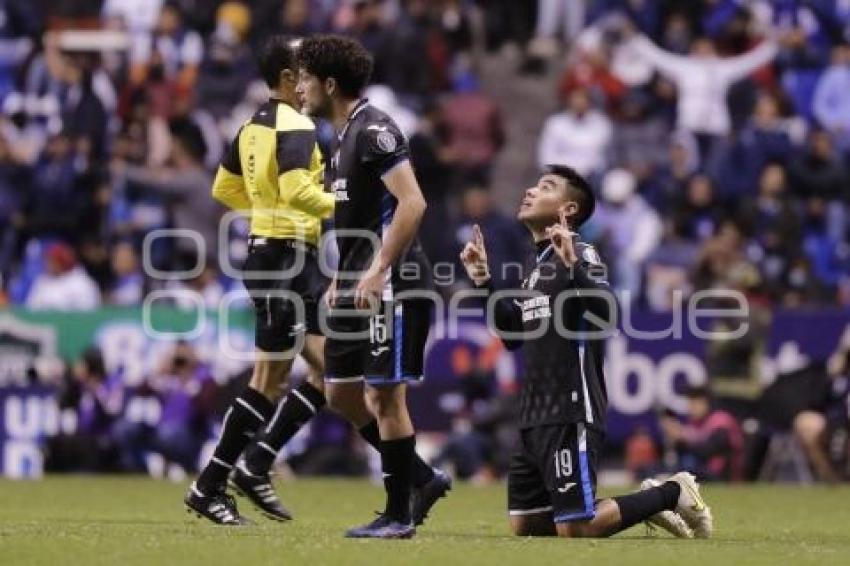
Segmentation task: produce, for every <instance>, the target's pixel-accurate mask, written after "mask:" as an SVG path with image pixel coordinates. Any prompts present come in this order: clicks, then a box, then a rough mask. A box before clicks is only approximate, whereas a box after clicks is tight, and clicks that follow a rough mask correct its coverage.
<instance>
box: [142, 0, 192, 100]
mask: <svg viewBox="0 0 850 566" xmlns="http://www.w3.org/2000/svg"><path fill="white" fill-rule="evenodd" d="M203 52H204V43H203V40H202V39H201V36H200V34H198V32H196V31H194V30H191V29H187V28H186V27H185V26H184V24H183V15H182V14H181V12H180V8H178V7H177V5H176V4H172V3H166V4H165V5H164V6H163V7H162V10H161V11H160V13H159V16H158V17H157V21H156V27H155V28H154V30H153V33H151V34H145V35H141V36H138V37H137V38H136V39H135V41H134V43H133V47H132V50H131V52H130V63H131V68H130V82H131V83H132V84H134V85H138V84H141V83H143V82H145V81H146V80H147V78H148V77H149V76H151V75H153V76H163V77H166V78H168V79H171V80H174V81H175V82H176V84H177V87H178V89H179V90H180V91H181V92H186V91H189V90H190V89H192V87H194V86H195V81H196V80H197V75H198V66H199V64H200V62H201V57H202V56H203Z"/></svg>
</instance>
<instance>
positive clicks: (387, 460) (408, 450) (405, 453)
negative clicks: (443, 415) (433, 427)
mask: <svg viewBox="0 0 850 566" xmlns="http://www.w3.org/2000/svg"><path fill="white" fill-rule="evenodd" d="M415 453H416V437H415V436H413V435H410V436H408V437H406V438H397V439H395V440H382V441H381V467H382V469H383V472H384V489H386V490H387V507H386V509H385V510H384V513H385V514H386V515H387V516H388V517H390V518H391V519H394V520H396V521H399V522H400V523H410V489H411V477H410V476H411V473H412V471H413V455H414V454H415Z"/></svg>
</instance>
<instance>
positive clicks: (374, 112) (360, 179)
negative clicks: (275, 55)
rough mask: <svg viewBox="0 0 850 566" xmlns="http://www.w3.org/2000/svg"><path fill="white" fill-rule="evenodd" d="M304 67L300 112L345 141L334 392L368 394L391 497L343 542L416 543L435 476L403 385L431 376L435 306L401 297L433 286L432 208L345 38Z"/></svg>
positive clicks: (337, 180) (335, 171) (342, 405)
mask: <svg viewBox="0 0 850 566" xmlns="http://www.w3.org/2000/svg"><path fill="white" fill-rule="evenodd" d="M298 63H299V83H298V93H299V95H300V96H301V102H302V105H303V109H304V110H305V111H306V112H307V113H308V114H310V115H312V116H320V117H325V118H328V119H330V120H331V121H332V122H333V124H334V126H335V127H336V129H337V131H338V133H339V135H338V138H339V139H338V141H339V144H338V147H337V149H336V152H335V154H334V157H333V159H332V160H331V164H330V167H329V168H328V172H327V174H328V176H329V179H330V181H331V187H332V189H333V191H334V193H335V196H336V212H335V218H334V221H335V229H336V230H337V245H338V248H339V254H340V259H339V267H338V273H337V276H336V278H335V280H334V282H332V283H331V287H330V289H329V291H328V303H329V305H332V307H333V309H334V310H333V311H332V312H331V316H330V317H329V318H328V327H329V328H330V330H331V331H332V334H331V335H329V336H328V337H327V342H326V344H325V365H326V372H327V374H326V393H327V397H328V402H329V403H330V405H331V406H332V407H334V408H335V409H337V410H338V411H339V412H341V413H343V414H346V413H348V411H349V410H350V407H351V406H357V405H359V404H361V403H362V400H363V398H364V389H365V394H366V395H367V398H368V402H369V406H370V408H372V410H373V412H374V413H375V416H376V417H377V421H378V430H379V434H380V453H381V462H382V468H383V475H384V486H385V489H386V494H387V500H386V507H385V509H384V512H383V513H382V514H381V515H380V516H379V517H378V518H377V519H376V520H374V521H373V522H371V523H369V524H367V525H364V526H362V527H358V528H354V529H351V530H349V531H348V532H347V533H346V536H349V537H364V538H367V537H368V538H409V537H412V536H413V535H414V534H415V527H414V523H415V522H418V521H419V520H421V517H416V516H412V515H411V505H410V499H411V494H412V487H413V485H412V484H414V483H420V482H422V480H424V479H425V478H423V477H420V478H417V477H416V476H417V475H421V474H428V473H430V474H431V475H432V476H433V472H432V471H431V470H430V468H428V469H427V470H425V469H423V468H422V467H421V466H420V465H418V464H417V463H416V462H417V459H416V456H415V445H416V442H415V435H414V429H413V424H412V422H411V420H410V415H409V414H408V410H407V400H406V381H408V380H415V379H419V378H420V377H421V375H422V370H423V368H422V365H423V351H424V346H425V342H426V339H427V336H428V329H429V327H430V315H431V306H432V305H431V302H430V301H428V300H422V299H420V300H396V295H397V294H398V293H400V292H402V291H410V290H428V289H432V288H433V276H432V273H431V267H430V264H429V263H428V260H427V258H425V256H424V254H423V252H422V249H421V247H420V245H419V243H418V241H417V240H416V233H417V229H418V227H419V223H420V220H421V219H422V215H423V213H424V212H425V207H426V204H425V199H424V198H423V196H422V192H421V191H420V189H419V185H418V183H417V181H416V177H415V176H414V174H413V169H412V167H411V165H410V160H409V155H408V146H407V140H406V139H405V138H404V136H403V135H402V134H401V132H400V130H399V128H398V126H396V124H395V123H394V122H393V120H392V119H391V118H390V117H389V116H387V115H386V114H385V113H383V112H381V111H379V110H378V109H376V108H374V107H372V106H370V105H369V103H368V101H367V100H365V99H361V98H360V95H361V93H362V91H363V89H364V88H365V86H366V84H367V83H368V80H369V76H370V74H371V71H372V58H371V56H370V55H369V54H368V52H366V50H365V49H364V48H363V47H362V46H361V45H360V44H359V43H357V42H356V41H354V40H351V39H348V38H343V37H339V36H314V37H310V38H307V39H305V40H304V42H303V43H302V44H301V46H300V47H299V50H298ZM376 306H377V307H379V310H378V312H377V313H375V312H374V310H375V309H374V308H373V307H376ZM355 334H359V335H360V336H363V335H366V337H365V338H363V337H357V338H354V335H355ZM364 382H365V387H364ZM426 468H427V467H426ZM418 470H421V472H419V471H418ZM417 479H418V480H419V481H416V480H417ZM428 485H430V486H431V488H429V489H428V490H427V492H426V493H424V495H423V497H424V498H426V499H427V501H426V503H427V504H425V505H424V507H429V506H430V505H431V504H433V502H434V501H436V499H437V498H439V497H441V496H442V495H444V494H445V492H446V491H447V490H448V489H449V487H450V484H449V483H448V479H447V478H446V477H444V476H438V477H436V478H431V479H430V481H429V482H428ZM418 505H419V507H420V508H422V507H423V504H422V503H421V502H420V503H419V504H418ZM426 512H427V510H426ZM420 515H421V512H420Z"/></svg>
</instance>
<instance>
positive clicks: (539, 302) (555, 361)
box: [461, 166, 712, 538]
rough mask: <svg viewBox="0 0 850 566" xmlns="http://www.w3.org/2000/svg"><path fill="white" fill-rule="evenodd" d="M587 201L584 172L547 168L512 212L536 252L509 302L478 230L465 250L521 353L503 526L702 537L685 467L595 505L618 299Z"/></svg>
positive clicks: (698, 501) (706, 516)
mask: <svg viewBox="0 0 850 566" xmlns="http://www.w3.org/2000/svg"><path fill="white" fill-rule="evenodd" d="M594 206H595V199H594V196H593V192H592V191H591V189H590V186H589V185H588V183H587V182H586V181H585V180H584V179H583V178H582V177H581V176H580V175H578V174H577V173H576V172H575V171H573V170H572V169H570V168H568V167H561V166H550V167H548V168H547V170H546V172H545V173H544V174H543V176H542V177H541V178H540V179H539V180H538V182H537V184H536V185H535V186H534V187H531V188H529V189H528V190H527V191H526V192H525V198H524V199H523V201H522V204H521V206H520V209H519V212H518V214H517V218H518V219H519V220H520V221H521V222H523V223H524V224H525V226H526V227H527V228H528V230H529V231H530V232H531V234H532V236H533V237H534V242H535V246H536V255H535V257H534V258H532V262H533V263H532V264H533V269H532V270H531V272H530V273H529V275H528V277H527V278H526V279H525V281H524V282H523V285H522V289H520V290H516V291H511V292H510V293H509V296H501V297H500V296H498V295H492V294H493V293H494V292H493V290H492V286H491V285H490V275H489V269H488V266H487V251H486V248H485V245H484V239H483V236H482V235H481V231H480V229H479V228H478V227H477V226H476V227H475V229H474V237H473V241H472V242H469V243H468V244H467V245H466V247H465V248H464V250H463V252H462V253H461V260H462V261H463V264H464V266H465V267H466V270H467V272H468V274H469V276H470V278H471V279H472V281H473V282H474V283H475V285H476V287H478V288H480V289H486V290H487V292H488V296H489V298H490V300H491V301H494V304H493V305H492V306H493V307H494V309H493V312H494V316H493V317H492V320H490V321H489V322H490V324H491V325H492V326H493V327H494V328H495V330H496V331H497V332H499V333H500V334H501V336H502V339H503V341H504V342H505V345H506V346H507V347H508V348H510V349H515V348H518V347H520V346H524V347H525V350H524V354H525V381H524V382H523V386H522V391H521V393H520V423H519V427H520V431H519V432H520V443H519V447H518V449H517V450H516V452H515V453H514V455H513V458H512V461H511V464H510V469H509V472H508V512H509V516H510V524H511V529H512V530H513V532H514V534H517V535H522V536H554V535H558V536H563V537H605V536H610V535H612V534H615V533H617V532H620V531H622V530H624V529H627V528H629V527H631V526H633V525H635V524H637V523H640V522H644V521H646V522H648V523H650V524H654V525H657V526H659V527H661V528H664V529H665V530H667V531H669V532H671V533H672V534H674V535H676V536H678V537H682V538H690V537H692V536H697V537H700V538H707V537H709V536H710V535H711V531H712V516H711V511H710V509H709V508H708V506H707V505H706V504H705V502H704V501H703V499H702V497H701V496H700V493H699V486H698V485H697V483H696V481H695V480H694V477H693V476H692V475H691V474H688V473H686V472H679V473H677V474H675V475H674V476H672V477H671V478H670V479H669V480H668V481H666V482H664V483H660V482H656V481H654V480H646V481H645V482H644V483H643V484H642V485H641V488H642V489H641V491H638V492H637V493H633V494H629V495H623V496H619V497H614V498H611V499H602V500H597V499H596V467H597V461H598V458H599V452H600V450H601V448H602V443H603V439H604V434H605V412H606V405H607V398H606V392H605V381H604V376H603V357H604V346H605V343H604V339H603V338H602V337H601V336H603V335H604V334H605V327H606V326H607V325H608V324H609V321H611V320H612V315H615V309H616V302H615V300H614V296H613V293H611V291H610V290H609V287H608V284H607V282H606V281H605V273H604V271H605V267H604V265H602V264H601V262H600V261H599V257H598V255H597V254H596V252H595V251H594V249H593V248H592V247H591V246H589V245H587V244H585V243H582V242H579V241H577V239H576V234H575V233H574V232H573V230H575V229H577V228H578V227H580V226H581V225H582V224H583V223H584V222H585V221H586V220H587V219H588V218H589V217H590V216H591V214H592V213H593V209H594ZM491 295H492V296H491Z"/></svg>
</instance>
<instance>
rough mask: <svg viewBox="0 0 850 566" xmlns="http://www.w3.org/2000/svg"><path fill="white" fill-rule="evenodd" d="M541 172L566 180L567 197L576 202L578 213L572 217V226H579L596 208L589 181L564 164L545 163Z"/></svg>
mask: <svg viewBox="0 0 850 566" xmlns="http://www.w3.org/2000/svg"><path fill="white" fill-rule="evenodd" d="M543 173H544V174H550V175H557V176H558V177H562V178H563V179H564V180H565V181H566V182H567V193H568V197H569V198H572V199H573V200H575V202H576V203H577V204H578V213H576V215H575V217H574V218H573V224H574V226H573V228H579V227H580V226H581V225H582V224H584V223H585V222H587V220H588V218H590V217H591V216H592V215H593V211H594V210H595V209H596V197H595V196H594V194H593V189H592V188H591V187H590V183H588V182H587V180H586V179H585V178H584V177H582V176H581V175H580V174H579V173H578V171H576V170H575V169H573V168H572V167H567V166H566V165H546V166H544V167H543Z"/></svg>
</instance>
